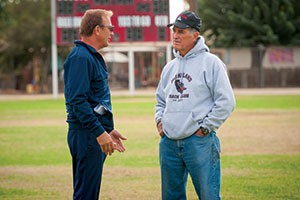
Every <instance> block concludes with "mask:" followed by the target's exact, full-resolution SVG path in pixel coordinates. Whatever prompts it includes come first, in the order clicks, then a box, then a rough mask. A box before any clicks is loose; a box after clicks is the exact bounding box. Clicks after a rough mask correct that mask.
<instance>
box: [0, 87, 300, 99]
mask: <svg viewBox="0 0 300 200" xmlns="http://www.w3.org/2000/svg"><path fill="white" fill-rule="evenodd" d="M111 94H112V96H144V95H146V96H154V95H155V88H143V89H136V90H135V91H134V92H133V93H131V92H129V91H128V90H112V91H111ZM234 94H235V95H300V88H251V89H248V88H247V89H246V88H238V89H234ZM51 98H54V97H53V95H52V94H0V101H1V100H23V99H24V100H25V99H28V100H33V99H51ZM58 98H59V99H61V98H64V95H63V94H62V93H60V94H59V95H58Z"/></svg>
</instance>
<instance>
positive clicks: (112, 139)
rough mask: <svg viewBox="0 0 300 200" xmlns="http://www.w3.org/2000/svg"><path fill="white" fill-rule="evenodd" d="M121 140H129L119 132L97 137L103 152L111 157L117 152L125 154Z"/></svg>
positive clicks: (114, 131)
mask: <svg viewBox="0 0 300 200" xmlns="http://www.w3.org/2000/svg"><path fill="white" fill-rule="evenodd" d="M121 140H127V138H126V137H124V136H123V135H121V134H120V133H119V132H118V131H117V130H112V131H111V132H110V133H109V134H108V133H107V132H104V133H102V134H101V135H100V136H99V137H97V141H98V143H99V145H100V147H101V150H102V152H103V153H105V154H106V155H111V154H112V153H113V152H114V151H115V150H117V151H119V152H124V151H125V147H124V145H123V143H122V141H121Z"/></svg>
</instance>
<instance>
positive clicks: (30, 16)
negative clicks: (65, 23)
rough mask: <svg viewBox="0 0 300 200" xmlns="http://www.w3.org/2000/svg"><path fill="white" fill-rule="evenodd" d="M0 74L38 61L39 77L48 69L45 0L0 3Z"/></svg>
mask: <svg viewBox="0 0 300 200" xmlns="http://www.w3.org/2000/svg"><path fill="white" fill-rule="evenodd" d="M0 12H1V13H0V20H1V21H0V24H1V25H0V30H1V33H0V43H1V42H2V43H3V44H5V45H4V46H2V48H0V55H1V58H0V71H1V74H5V73H6V74H12V73H13V74H15V77H17V76H18V75H19V74H20V72H21V70H22V69H23V68H24V67H25V66H26V65H27V64H28V63H29V62H33V61H34V60H35V61H39V62H38V63H39V65H40V66H39V68H40V73H41V77H42V78H44V79H46V77H44V76H43V74H45V73H44V72H45V71H46V72H47V71H49V70H50V69H49V68H50V55H51V49H50V48H51V31H50V29H51V21H50V20H51V17H50V1H49V0H10V1H6V0H5V1H2V0H1V4H0Z"/></svg>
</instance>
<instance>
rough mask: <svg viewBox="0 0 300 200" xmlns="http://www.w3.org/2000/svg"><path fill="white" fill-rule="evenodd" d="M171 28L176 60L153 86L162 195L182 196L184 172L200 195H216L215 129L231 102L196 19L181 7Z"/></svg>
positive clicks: (205, 198)
mask: <svg viewBox="0 0 300 200" xmlns="http://www.w3.org/2000/svg"><path fill="white" fill-rule="evenodd" d="M168 26H169V27H172V28H173V29H172V30H173V48H174V50H173V53H174V56H175V59H173V60H172V61H170V62H169V63H167V65H166V66H165V67H164V69H163V71H162V74H161V79H160V82H159V85H158V87H157V91H156V99H157V104H156V113H155V120H156V124H157V129H158V132H159V134H160V136H161V140H160V146H159V147H160V148H159V157H160V166H161V181H162V183H161V185H162V187H161V189H162V200H185V199H186V188H185V187H186V183H187V176H188V173H189V174H190V176H191V178H192V181H193V185H194V187H195V190H196V192H197V195H198V198H199V199H201V200H220V199H221V197H220V155H219V152H220V144H219V139H218V137H217V136H216V130H217V129H218V128H219V127H220V126H221V124H223V123H224V121H225V120H226V119H227V118H228V117H229V115H230V114H231V112H232V111H233V109H234V107H235V98H234V94H233V91H232V88H231V85H230V82H229V79H228V76H227V73H226V68H225V65H224V64H223V62H222V61H221V60H220V59H219V58H218V57H217V56H215V55H213V54H211V53H210V52H209V49H208V47H207V46H206V45H205V43H204V38H203V37H201V36H200V34H199V31H200V27H201V20H200V18H199V17H198V16H197V15H195V13H193V12H190V11H184V12H183V13H181V14H180V15H179V16H178V17H177V18H176V21H175V22H174V23H172V24H169V25H168Z"/></svg>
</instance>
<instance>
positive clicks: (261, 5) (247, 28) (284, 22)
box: [199, 0, 300, 68]
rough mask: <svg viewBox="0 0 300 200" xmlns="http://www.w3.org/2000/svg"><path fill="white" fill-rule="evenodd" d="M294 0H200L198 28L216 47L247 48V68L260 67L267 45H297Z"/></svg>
mask: <svg viewBox="0 0 300 200" xmlns="http://www.w3.org/2000/svg"><path fill="white" fill-rule="evenodd" d="M299 9H300V2H299V1H297V0H200V1H199V13H200V16H201V18H202V20H203V29H202V31H203V32H205V33H206V34H207V37H208V39H209V40H214V42H213V45H214V46H217V47H250V48H251V49H252V51H251V52H252V64H251V67H252V68H255V67H258V68H260V67H261V63H262V59H263V56H264V54H265V52H266V48H267V47H268V46H270V45H299V44H300V13H299Z"/></svg>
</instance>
